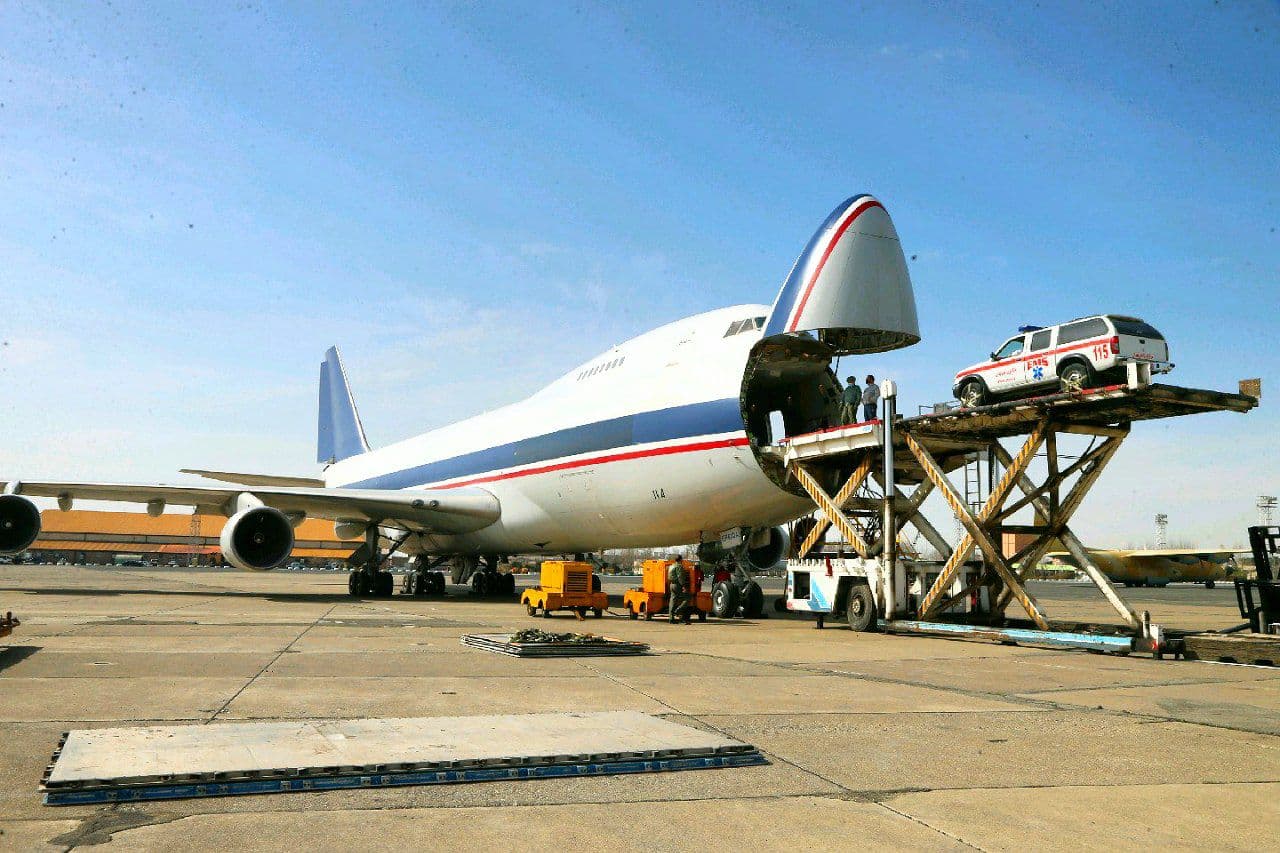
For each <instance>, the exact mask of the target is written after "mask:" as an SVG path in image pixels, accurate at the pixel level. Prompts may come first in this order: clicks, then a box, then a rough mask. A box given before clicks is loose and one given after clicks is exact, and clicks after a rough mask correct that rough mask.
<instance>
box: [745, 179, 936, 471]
mask: <svg viewBox="0 0 1280 853" xmlns="http://www.w3.org/2000/svg"><path fill="white" fill-rule="evenodd" d="M919 340H920V328H919V323H918V321H917V319H916V301H915V295H914V293H913V292H912V289H911V277H910V275H909V274H908V273H907V262H906V258H905V257H904V255H903V252H902V245H901V243H900V242H899V241H898V232H897V231H896V230H895V229H894V227H893V220H891V219H890V218H889V214H888V212H887V211H886V210H885V209H884V206H883V205H881V204H880V202H879V201H878V200H876V199H875V198H873V197H872V196H869V195H857V196H854V197H852V198H849V199H847V200H845V201H844V202H842V203H841V204H840V205H839V206H837V207H836V209H835V210H833V211H832V212H831V215H830V216H828V217H827V218H826V221H824V222H823V223H822V225H821V226H819V228H818V230H817V231H816V232H815V233H814V235H813V237H812V238H811V239H810V240H809V243H808V245H806V246H805V248H804V251H803V252H801V253H800V257H799V258H797V259H796V262H795V265H794V266H793V267H792V268H791V272H790V274H789V275H788V276H787V279H786V281H785V282H784V283H783V285H782V289H781V290H780V291H779V292H778V297H777V299H776V300H775V301H774V304H773V308H772V310H771V311H770V313H769V319H768V320H767V322H766V323H765V331H764V337H762V338H761V340H760V341H759V342H757V343H756V345H755V346H754V347H753V348H752V350H751V354H750V357H749V358H748V361H747V368H746V370H745V372H744V374H743V377H742V390H741V395H740V401H741V405H742V416H743V421H744V423H745V424H746V428H747V435H748V436H749V437H750V439H751V446H752V450H753V451H755V452H756V458H757V460H759V461H760V464H761V466H762V467H763V468H764V470H765V472H766V473H768V474H769V476H770V477H771V478H772V479H774V481H775V482H777V483H778V485H780V486H782V487H783V488H786V489H787V490H788V491H793V492H796V493H797V494H800V493H801V492H799V491H798V489H799V487H798V486H797V485H796V484H795V483H790V484H787V483H786V477H785V476H784V471H783V470H782V468H781V466H779V465H778V464H777V462H776V461H773V460H772V458H771V457H768V456H763V455H761V454H760V453H759V452H758V450H759V448H760V447H761V446H764V445H768V444H773V443H776V442H778V441H779V440H781V439H782V438H784V437H785V436H788V435H797V434H800V433H804V432H811V431H813V430H816V429H823V428H825V427H828V426H834V425H836V424H838V423H839V422H840V420H841V419H840V389H841V385H840V382H839V381H838V379H837V377H836V376H835V374H834V373H833V372H832V370H831V363H832V361H833V359H835V358H837V357H839V356H846V355H858V354H866V353H877V352H886V351H888V350H894V349H899V348H901V347H906V346H910V345H911V344H914V343H917V342H918V341H919ZM779 427H780V428H781V431H782V432H783V434H782V435H777V434H775V433H777V432H779Z"/></svg>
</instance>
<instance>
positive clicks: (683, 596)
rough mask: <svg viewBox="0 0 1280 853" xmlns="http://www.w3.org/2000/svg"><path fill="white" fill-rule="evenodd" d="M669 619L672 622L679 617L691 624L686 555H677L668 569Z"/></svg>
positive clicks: (685, 622)
mask: <svg viewBox="0 0 1280 853" xmlns="http://www.w3.org/2000/svg"><path fill="white" fill-rule="evenodd" d="M667 602H668V604H667V620H668V621H670V622H671V623H672V624H674V623H675V621H676V619H679V620H680V621H681V622H683V623H684V624H686V625H688V624H689V605H690V601H689V568H688V566H686V565H685V564H684V557H681V556H680V555H679V554H677V555H676V558H675V560H673V561H672V563H671V566H670V568H668V569H667Z"/></svg>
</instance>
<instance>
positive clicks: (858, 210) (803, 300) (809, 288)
mask: <svg viewBox="0 0 1280 853" xmlns="http://www.w3.org/2000/svg"><path fill="white" fill-rule="evenodd" d="M873 207H878V208H880V209H881V210H883V209H884V205H883V204H881V203H880V202H878V201H876V200H875V199H870V200H868V201H864V202H863V203H862V204H860V205H858V206H857V207H855V208H854V209H853V215H852V216H850V217H849V218H848V219H846V220H845V221H844V222H843V223H842V224H841V225H840V227H839V228H837V229H836V233H835V235H834V236H833V237H832V238H831V242H829V243H827V250H826V251H825V252H823V253H822V259H821V260H820V261H818V266H817V269H815V270H814V271H813V275H811V276H809V283H808V284H807V285H805V288H804V295H803V296H801V297H800V305H799V307H797V308H796V314H795V317H794V318H793V319H792V321H791V328H789V329H787V331H788V332H794V331H795V330H796V327H797V326H799V325H800V315H801V314H803V313H804V306H805V305H806V304H807V303H808V301H809V294H811V293H813V286H814V285H815V284H816V283H817V281H818V275H819V274H820V273H821V272H822V268H823V267H824V266H826V264H827V258H829V257H831V253H832V252H834V251H835V249H836V244H837V243H839V242H840V238H841V237H843V236H844V232H845V231H848V230H849V226H850V225H852V224H853V220H855V219H857V218H858V217H859V216H861V215H862V214H863V213H865V212H866V211H868V210H870V209H871V208H873Z"/></svg>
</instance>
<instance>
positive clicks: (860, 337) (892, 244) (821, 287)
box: [765, 195, 920, 355]
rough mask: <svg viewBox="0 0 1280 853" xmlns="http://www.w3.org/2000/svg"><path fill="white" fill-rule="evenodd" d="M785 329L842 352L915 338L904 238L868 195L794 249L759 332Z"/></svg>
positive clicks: (884, 347)
mask: <svg viewBox="0 0 1280 853" xmlns="http://www.w3.org/2000/svg"><path fill="white" fill-rule="evenodd" d="M788 332H812V333H814V334H816V335H817V336H818V338H819V339H820V340H822V341H823V342H825V343H827V344H829V345H830V346H831V347H832V348H833V349H834V350H835V351H836V354H842V355H848V354H853V353H869V352H884V351H885V350H892V349H898V348H899V347H905V346H910V345H911V344H914V343H917V342H918V341H919V340H920V326H919V323H918V321H917V320H916V300H915V295H914V294H913V293H912V290H911V277H910V276H909V275H908V274H907V261H906V258H905V257H903V254H902V244H901V243H899V242H898V232H897V231H895V230H894V227H893V220H891V219H890V218H889V214H888V212H886V211H885V209H884V206H883V205H881V204H880V202H879V201H877V200H876V199H875V198H873V197H872V196H869V195H858V196H854V197H853V198H850V199H848V200H846V201H844V202H843V203H841V204H840V205H839V206H838V207H837V208H836V209H835V210H833V211H832V212H831V215H830V216H828V217H827V219H826V221H825V222H823V223H822V225H821V226H820V227H819V228H818V230H817V232H816V233H815V234H814V235H813V238H812V239H811V240H810V241H809V245H807V246H805V249H804V251H803V252H801V253H800V257H799V258H798V259H797V260H796V263H795V266H793V267H792V268H791V274H790V275H788V276H787V280H786V282H785V283H784V284H783V285H782V290H781V291H779V293H778V298H777V300H776V301H775V302H774V304H773V310H772V311H771V312H770V314H769V322H768V323H767V324H766V325H765V337H769V336H771V335H781V334H786V333H788Z"/></svg>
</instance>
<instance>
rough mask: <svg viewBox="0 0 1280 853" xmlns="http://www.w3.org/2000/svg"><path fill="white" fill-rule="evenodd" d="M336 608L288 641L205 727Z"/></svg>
mask: <svg viewBox="0 0 1280 853" xmlns="http://www.w3.org/2000/svg"><path fill="white" fill-rule="evenodd" d="M337 606H338V605H336V604H334V605H332V606H330V607H329V609H328V610H326V611H325V612H324V613H322V614H321V615H320V616H318V617H316V619H315V621H313V622H312V623H311V624H310V625H308V626H307V627H305V628H303V629H302V631H301V632H300V633H299V634H298V636H296V637H294V638H293V639H292V640H290V641H289V645H287V646H285V647H284V648H283V649H281V650H280V651H278V652H276V656H275V657H273V658H272V659H271V660H269V661H267V663H266V665H265V666H263V667H262V669H260V670H258V672H257V674H256V675H254V676H253V677H252V678H250V679H249V680H248V681H246V682H245V683H244V684H242V685H241V686H240V689H239V690H237V691H236V692H235V694H234V695H233V696H232V697H231V698H230V699H228V700H227V701H226V702H223V703H222V707H220V708H219V709H218V710H216V711H214V712H213V715H212V716H210V717H209V719H207V720H204V721H203V723H204V724H205V725H208V724H209V723H212V722H213V721H214V720H216V719H218V716H219V715H220V714H221V713H222V712H223V711H225V710H227V708H228V707H230V706H231V703H232V702H234V701H236V699H238V698H239V697H240V694H241V693H243V692H245V691H246V690H248V689H249V688H250V687H251V686H252V685H253V684H254V682H256V681H257V680H258V679H259V678H261V677H262V674H263V673H265V672H266V671H267V670H268V669H271V667H272V666H273V665H274V664H275V662H276V661H278V660H280V658H281V657H282V656H283V655H284V654H285V653H286V652H288V651H289V650H291V649H292V648H293V645H294V643H296V642H298V641H299V640H301V639H302V638H303V637H305V636H306V635H307V632H308V631H310V630H311V629H312V628H314V627H316V626H317V625H319V624H320V623H321V622H322V621H324V620H325V618H327V617H328V615H329V614H330V613H332V612H333V611H334V609H335V608H336V607H337Z"/></svg>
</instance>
